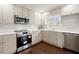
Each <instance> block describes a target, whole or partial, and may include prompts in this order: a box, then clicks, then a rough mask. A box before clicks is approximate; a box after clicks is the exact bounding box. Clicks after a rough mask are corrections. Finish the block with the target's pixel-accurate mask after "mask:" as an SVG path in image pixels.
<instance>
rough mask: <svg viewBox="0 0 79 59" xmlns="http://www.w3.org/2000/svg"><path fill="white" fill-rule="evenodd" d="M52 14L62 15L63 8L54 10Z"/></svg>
mask: <svg viewBox="0 0 79 59" xmlns="http://www.w3.org/2000/svg"><path fill="white" fill-rule="evenodd" d="M51 14H52V16H55V15H61V8H59V9H57V10H54V11H52V12H51Z"/></svg>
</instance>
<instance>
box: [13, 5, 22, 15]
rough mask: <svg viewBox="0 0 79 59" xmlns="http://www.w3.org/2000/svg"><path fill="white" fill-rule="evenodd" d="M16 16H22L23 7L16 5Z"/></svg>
mask: <svg viewBox="0 0 79 59" xmlns="http://www.w3.org/2000/svg"><path fill="white" fill-rule="evenodd" d="M14 15H19V16H22V7H20V6H17V5H14Z"/></svg>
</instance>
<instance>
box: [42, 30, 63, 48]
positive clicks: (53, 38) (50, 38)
mask: <svg viewBox="0 0 79 59" xmlns="http://www.w3.org/2000/svg"><path fill="white" fill-rule="evenodd" d="M42 39H43V41H44V42H47V43H49V44H52V45H54V46H57V47H60V48H63V42H64V35H63V34H62V33H61V32H55V31H42Z"/></svg>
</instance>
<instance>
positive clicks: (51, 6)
mask: <svg viewBox="0 0 79 59" xmlns="http://www.w3.org/2000/svg"><path fill="white" fill-rule="evenodd" d="M19 5H20V6H22V7H25V8H29V9H32V10H35V11H40V12H43V11H48V10H51V9H52V10H53V9H56V8H59V7H62V6H64V4H19Z"/></svg>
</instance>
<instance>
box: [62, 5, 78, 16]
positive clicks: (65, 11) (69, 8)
mask: <svg viewBox="0 0 79 59" xmlns="http://www.w3.org/2000/svg"><path fill="white" fill-rule="evenodd" d="M78 7H79V5H78V4H73V5H66V6H64V7H63V8H62V9H61V11H62V15H69V14H74V13H79V8H78Z"/></svg>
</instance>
